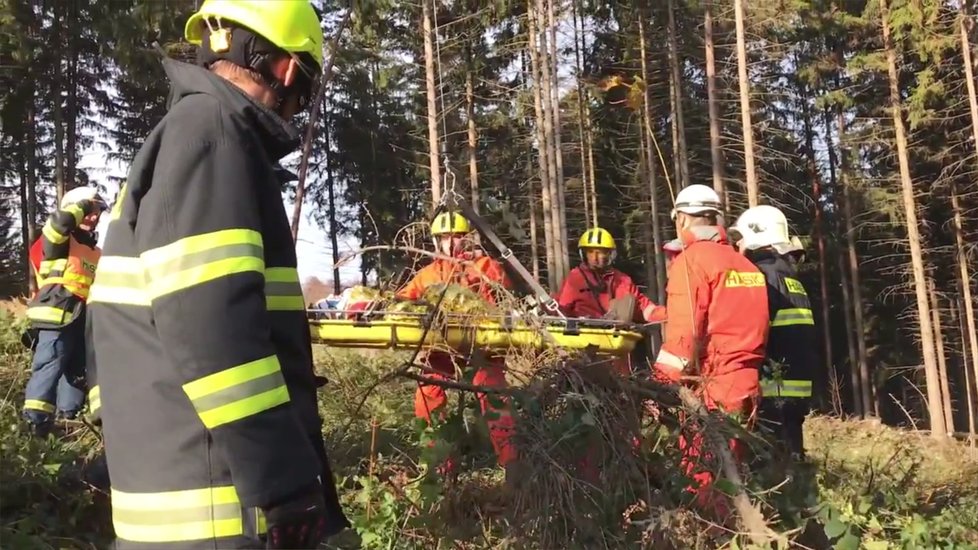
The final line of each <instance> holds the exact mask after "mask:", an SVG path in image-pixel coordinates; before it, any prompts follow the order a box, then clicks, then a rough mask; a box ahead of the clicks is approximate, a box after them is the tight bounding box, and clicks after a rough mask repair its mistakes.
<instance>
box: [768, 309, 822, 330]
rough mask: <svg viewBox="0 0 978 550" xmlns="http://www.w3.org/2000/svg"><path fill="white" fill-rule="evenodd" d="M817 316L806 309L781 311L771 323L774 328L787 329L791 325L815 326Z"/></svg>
mask: <svg viewBox="0 0 978 550" xmlns="http://www.w3.org/2000/svg"><path fill="white" fill-rule="evenodd" d="M814 324H815V316H814V315H812V310H810V309H808V308H804V307H796V308H789V309H781V310H778V312H777V313H776V314H775V315H774V320H773V321H771V326H772V327H786V326H791V325H814Z"/></svg>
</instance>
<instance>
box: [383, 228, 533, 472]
mask: <svg viewBox="0 0 978 550" xmlns="http://www.w3.org/2000/svg"><path fill="white" fill-rule="evenodd" d="M470 231H471V227H470V225H469V221H468V220H467V219H465V217H463V216H462V215H461V214H458V213H457V212H444V213H442V214H439V215H438V216H437V217H435V221H434V222H433V223H432V224H431V234H432V237H433V240H434V242H435V247H436V248H437V251H438V253H440V254H443V255H445V256H451V257H452V258H455V259H456V260H459V261H452V260H448V259H442V258H437V259H435V261H433V262H432V263H430V264H428V265H427V266H425V267H424V268H422V269H421V270H420V271H419V272H418V273H417V275H415V276H414V278H413V279H411V281H409V282H408V283H407V285H406V286H404V288H402V289H401V290H400V291H399V292H398V293H397V297H398V298H400V299H405V300H418V299H420V298H421V297H422V295H423V294H424V292H425V290H426V289H427V288H428V287H431V286H432V285H437V284H455V285H459V286H462V287H465V288H468V289H470V290H472V291H474V292H475V293H476V294H478V295H479V296H480V297H482V298H483V299H485V300H486V301H488V302H490V303H495V302H496V297H495V295H494V292H493V289H494V287H502V288H508V287H509V286H510V282H509V279H508V277H507V276H506V272H505V271H504V270H503V267H502V265H500V264H499V262H497V261H496V260H493V259H492V258H490V257H488V256H485V255H481V254H479V253H477V252H473V251H472V250H470V249H468V247H467V246H465V245H466V235H467V234H468V233H469V232H470ZM425 362H426V363H427V366H428V367H429V368H430V369H432V370H433V371H437V372H438V373H440V374H434V373H431V372H428V373H425V376H428V377H430V378H443V379H449V378H453V377H454V376H455V373H456V372H457V370H458V369H461V368H464V367H465V364H464V363H463V362H462V361H460V359H459V358H457V357H456V356H453V355H452V354H450V353H446V352H441V351H429V352H428V353H427V354H426V358H425ZM503 367H504V364H503V358H502V357H498V356H497V357H493V356H490V357H488V358H487V364H486V365H482V366H480V367H479V370H478V372H476V374H475V377H474V378H473V379H472V383H473V384H474V385H476V386H486V387H504V386H506V375H505V373H504V369H503ZM478 398H479V404H480V405H481V407H482V412H483V414H484V415H486V417H487V424H488V425H489V437H490V438H491V440H492V446H493V448H494V449H495V451H496V456H497V457H498V460H499V464H500V465H501V466H503V467H504V468H506V471H507V472H506V473H507V479H508V478H510V477H511V472H510V469H511V466H512V465H513V464H514V461H515V459H516V458H517V453H516V449H515V448H514V447H513V444H512V443H511V441H510V439H511V436H512V432H513V417H512V416H511V415H510V412H509V410H507V409H506V408H502V409H500V408H497V407H494V406H493V405H492V404H491V403H490V399H489V396H488V395H487V394H484V393H480V394H478ZM447 402H448V397H447V395H446V393H445V389H444V388H442V387H440V386H435V385H432V384H420V385H419V386H418V391H417V392H416V394H415V398H414V414H415V416H417V417H418V418H424V419H426V420H428V421H429V422H430V421H431V415H432V414H434V413H435V412H436V411H440V410H441V409H442V408H443V407H444V406H445V405H446V404H447ZM486 413H492V414H486ZM451 468H452V464H451V463H449V464H446V469H449V470H450V469H451Z"/></svg>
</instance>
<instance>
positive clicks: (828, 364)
mask: <svg viewBox="0 0 978 550" xmlns="http://www.w3.org/2000/svg"><path fill="white" fill-rule="evenodd" d="M799 92H801V94H800V95H801V108H802V122H803V124H804V130H805V156H806V157H807V167H808V177H809V178H811V180H812V202H813V203H814V205H815V224H814V225H815V243H816V248H817V249H818V274H819V291H820V297H821V303H820V306H821V307H820V308H819V309H820V310H821V314H822V323H821V325H822V345H823V350H822V353H823V355H824V359H825V375H826V380H832V379H833V378H834V377H835V372H834V370H833V368H832V331H831V329H830V328H829V327H830V315H829V287H828V280H827V279H828V276H827V274H826V268H825V262H826V258H825V239H824V238H823V237H822V201H821V196H822V192H821V181H820V180H821V175H820V174H819V171H818V160H817V159H816V158H815V128H814V124H812V112H811V106H810V105H809V103H808V99H807V97H806V96H807V95H808V94H807V93H805V92H806V90H799ZM825 139H826V141H829V140H831V139H832V136H831V135H827V136H826V137H825ZM823 397H824V396H823Z"/></svg>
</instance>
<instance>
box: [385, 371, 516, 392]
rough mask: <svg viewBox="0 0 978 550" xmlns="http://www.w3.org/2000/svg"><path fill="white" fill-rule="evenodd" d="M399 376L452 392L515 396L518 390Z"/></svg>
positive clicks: (415, 376)
mask: <svg viewBox="0 0 978 550" xmlns="http://www.w3.org/2000/svg"><path fill="white" fill-rule="evenodd" d="M398 376H400V377H402V378H407V379H409V380H414V381H416V382H419V383H421V384H429V385H432V386H439V387H442V388H445V389H450V390H461V391H469V392H473V393H493V394H500V395H514V394H515V393H516V390H514V389H513V388H497V387H490V386H476V385H474V384H468V383H465V382H457V381H454V380H448V379H444V378H432V377H430V376H423V375H421V374H414V373H413V372H401V373H398Z"/></svg>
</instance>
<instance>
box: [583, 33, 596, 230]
mask: <svg viewBox="0 0 978 550" xmlns="http://www.w3.org/2000/svg"><path fill="white" fill-rule="evenodd" d="M582 26H583V25H582ZM584 130H585V131H586V132H587V166H588V180H590V183H591V216H592V220H591V223H592V225H594V227H597V226H598V187H597V176H596V175H595V174H596V170H595V168H594V132H593V131H592V128H591V105H590V104H589V103H588V102H587V101H585V102H584Z"/></svg>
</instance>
